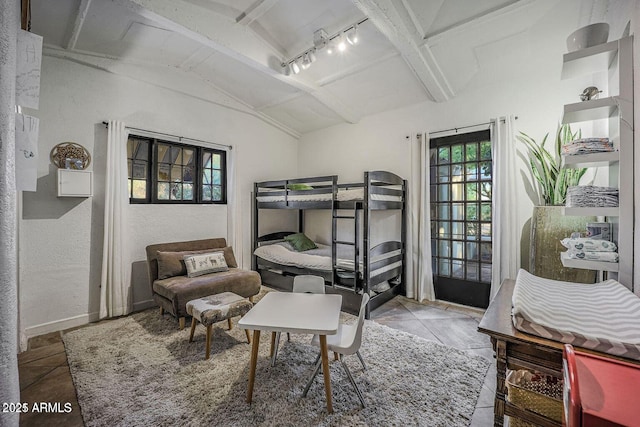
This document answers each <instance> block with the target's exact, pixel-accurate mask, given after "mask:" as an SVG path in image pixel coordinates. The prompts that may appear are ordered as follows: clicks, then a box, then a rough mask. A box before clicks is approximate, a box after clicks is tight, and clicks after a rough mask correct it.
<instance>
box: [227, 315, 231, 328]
mask: <svg viewBox="0 0 640 427" xmlns="http://www.w3.org/2000/svg"><path fill="white" fill-rule="evenodd" d="M227 325H229V330H231V318H230V317H229V318H228V319H227Z"/></svg>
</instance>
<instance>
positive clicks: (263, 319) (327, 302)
mask: <svg viewBox="0 0 640 427" xmlns="http://www.w3.org/2000/svg"><path fill="white" fill-rule="evenodd" d="M341 305H342V296H341V295H336V294H298V293H288V292H270V293H268V294H267V295H265V296H264V297H263V298H262V299H261V300H260V301H259V302H258V303H257V304H256V305H254V306H253V308H252V309H251V310H249V312H248V313H247V314H245V315H244V317H243V318H242V319H240V321H239V322H238V326H240V327H241V328H244V329H251V330H253V342H252V347H251V361H250V364H249V388H248V390H247V402H248V403H251V398H252V397H253V385H254V382H255V376H256V363H257V361H258V344H259V343H260V331H272V335H275V332H292V333H298V334H315V335H319V336H320V353H321V355H322V373H323V375H324V389H325V394H326V397H327V410H328V411H329V412H330V413H331V412H333V405H332V402H331V377H330V375H329V357H328V355H327V335H334V334H335V333H336V332H338V325H339V323H340V307H341ZM271 347H272V348H271V351H272V352H273V339H272V343H271Z"/></svg>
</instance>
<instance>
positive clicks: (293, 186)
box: [287, 184, 313, 190]
mask: <svg viewBox="0 0 640 427" xmlns="http://www.w3.org/2000/svg"><path fill="white" fill-rule="evenodd" d="M287 188H288V189H289V190H313V187H312V186H310V185H307V184H289V185H287Z"/></svg>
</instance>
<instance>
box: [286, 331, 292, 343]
mask: <svg viewBox="0 0 640 427" xmlns="http://www.w3.org/2000/svg"><path fill="white" fill-rule="evenodd" d="M287 341H291V335H289V332H287Z"/></svg>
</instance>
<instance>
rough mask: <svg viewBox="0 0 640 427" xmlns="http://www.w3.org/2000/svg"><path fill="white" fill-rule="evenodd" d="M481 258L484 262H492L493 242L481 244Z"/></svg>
mask: <svg viewBox="0 0 640 427" xmlns="http://www.w3.org/2000/svg"><path fill="white" fill-rule="evenodd" d="M480 260H481V261H482V262H491V244H490V243H481V244H480Z"/></svg>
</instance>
